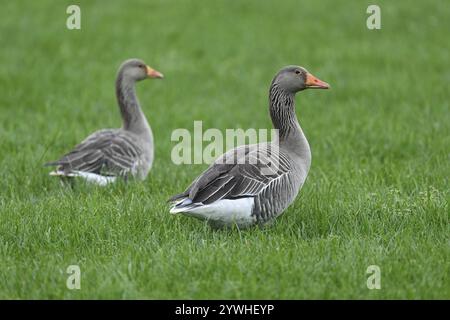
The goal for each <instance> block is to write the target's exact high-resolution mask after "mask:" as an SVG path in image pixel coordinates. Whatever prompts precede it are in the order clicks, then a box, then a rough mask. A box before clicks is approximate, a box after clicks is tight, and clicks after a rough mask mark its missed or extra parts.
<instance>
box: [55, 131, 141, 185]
mask: <svg viewBox="0 0 450 320" xmlns="http://www.w3.org/2000/svg"><path fill="white" fill-rule="evenodd" d="M135 139H136V137H134V136H132V134H131V133H128V132H126V131H122V130H120V129H105V130H100V131H97V132H94V133H93V134H91V135H90V136H88V137H87V138H86V139H85V140H84V141H83V142H81V143H80V144H79V145H77V146H76V147H75V148H74V149H73V150H72V151H71V152H69V153H67V154H65V155H64V156H63V157H61V159H59V160H58V161H54V162H49V163H47V164H46V165H49V166H52V165H53V166H58V167H57V171H58V172H62V173H63V174H65V175H68V174H70V173H71V172H74V171H79V172H89V173H96V174H101V175H106V176H126V175H128V174H132V175H133V174H135V172H136V167H137V165H138V163H139V160H140V156H141V155H142V150H141V148H140V147H139V146H138V145H137V144H136V143H135V142H134V141H133V140H135Z"/></svg>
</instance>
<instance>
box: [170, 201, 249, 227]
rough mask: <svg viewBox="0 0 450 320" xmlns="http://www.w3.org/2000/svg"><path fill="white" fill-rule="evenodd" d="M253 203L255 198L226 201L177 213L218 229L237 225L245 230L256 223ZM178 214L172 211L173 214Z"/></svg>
mask: <svg viewBox="0 0 450 320" xmlns="http://www.w3.org/2000/svg"><path fill="white" fill-rule="evenodd" d="M253 203H254V199H253V198H241V199H235V200H230V199H225V200H218V201H216V202H214V203H211V204H207V205H202V206H198V207H194V208H190V209H187V210H186V211H183V210H182V208H180V211H177V212H180V213H182V214H184V215H188V216H193V217H196V218H199V219H203V220H207V221H209V222H210V223H211V224H213V225H215V226H218V227H223V226H233V225H237V226H238V227H242V228H245V227H249V226H251V225H253V224H254V223H255V222H256V217H254V216H252V210H253ZM177 212H175V211H172V213H177Z"/></svg>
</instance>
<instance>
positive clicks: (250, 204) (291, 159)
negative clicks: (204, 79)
mask: <svg viewBox="0 0 450 320" xmlns="http://www.w3.org/2000/svg"><path fill="white" fill-rule="evenodd" d="M309 88H315V89H328V88H329V85H328V84H327V83H326V82H323V81H321V80H319V79H318V78H316V77H314V76H313V75H311V74H310V73H309V72H308V71H307V70H306V69H305V68H303V67H299V66H287V67H284V68H283V69H281V70H280V71H279V72H278V73H277V74H276V75H275V77H274V78H273V80H272V83H271V86H270V90H269V110H270V116H271V118H272V123H273V126H274V128H275V129H277V132H278V134H277V139H275V141H272V142H266V143H260V144H253V145H244V146H239V147H237V148H235V149H232V150H230V151H228V152H226V153H225V154H223V155H222V156H220V157H219V158H218V159H217V160H216V161H215V162H214V163H212V164H211V165H210V166H209V168H208V169H206V171H204V172H203V173H202V174H201V175H200V176H199V177H198V178H197V179H195V180H194V182H193V183H192V184H191V185H190V186H189V187H188V188H187V190H186V191H185V192H183V193H181V194H178V195H175V196H173V197H172V198H170V199H169V201H170V202H172V207H171V209H170V213H173V214H178V213H180V214H183V215H187V216H192V217H195V218H199V219H203V220H207V221H208V222H209V223H210V224H211V226H213V227H217V228H220V227H230V226H233V225H237V226H238V228H246V227H250V226H252V225H255V224H259V225H262V224H265V223H267V222H269V221H271V220H273V219H275V218H276V217H278V216H279V215H280V214H281V213H283V211H284V210H285V209H286V208H287V207H288V206H289V205H290V204H291V203H292V202H293V201H294V200H295V198H296V196H297V194H298V193H299V191H300V188H301V187H302V185H303V183H304V182H305V180H306V177H307V175H308V171H309V167H310V164H311V151H310V147H309V144H308V141H307V140H306V137H305V135H304V134H303V131H302V129H301V127H300V125H299V123H298V120H297V116H296V114H295V105H294V103H295V101H294V98H295V94H296V93H297V92H299V91H302V90H305V89H309ZM255 159H256V160H255ZM265 159H266V160H265ZM267 160H268V161H267ZM274 164H277V165H276V166H274Z"/></svg>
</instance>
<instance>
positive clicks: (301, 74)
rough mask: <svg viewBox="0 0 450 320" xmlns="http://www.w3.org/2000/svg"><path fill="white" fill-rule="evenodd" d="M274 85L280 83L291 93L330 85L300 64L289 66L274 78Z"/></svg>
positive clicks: (325, 87)
mask: <svg viewBox="0 0 450 320" xmlns="http://www.w3.org/2000/svg"><path fill="white" fill-rule="evenodd" d="M272 85H278V86H279V87H280V88H281V89H283V90H285V91H287V92H289V93H293V94H295V93H297V92H299V91H302V90H305V89H328V88H330V85H329V84H328V83H326V82H324V81H322V80H320V79H318V78H316V77H315V76H313V75H312V74H311V73H309V72H308V71H307V70H306V69H305V68H303V67H299V66H287V67H284V68H283V69H281V70H280V71H279V72H278V73H277V74H276V75H275V77H274V78H273V81H272Z"/></svg>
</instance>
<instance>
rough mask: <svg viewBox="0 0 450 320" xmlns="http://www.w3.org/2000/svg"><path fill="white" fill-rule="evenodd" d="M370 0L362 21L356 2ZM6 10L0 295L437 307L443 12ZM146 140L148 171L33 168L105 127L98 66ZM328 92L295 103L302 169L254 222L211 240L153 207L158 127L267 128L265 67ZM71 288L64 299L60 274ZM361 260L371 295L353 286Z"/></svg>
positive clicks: (447, 228)
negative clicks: (135, 80) (152, 149)
mask: <svg viewBox="0 0 450 320" xmlns="http://www.w3.org/2000/svg"><path fill="white" fill-rule="evenodd" d="M375 2H376V4H378V5H379V6H380V7H381V12H382V16H381V17H382V20H381V21H382V29H381V30H373V31H371V30H368V29H367V28H366V19H367V17H368V14H367V13H366V8H367V6H368V5H369V4H372V3H375ZM76 3H77V4H79V5H80V7H81V12H82V14H81V30H68V29H67V28H66V18H67V16H68V15H67V14H66V7H67V6H68V5H69V4H72V2H70V1H9V2H4V3H2V10H1V12H0V44H1V49H0V89H1V94H0V112H1V116H0V138H1V139H0V150H1V153H0V165H1V171H0V190H1V191H0V206H1V207H0V298H4V299H5V298H6V299H17V298H30V299H38V298H51V299H55V298H66V299H83V298H124V299H131V298H150V299H157V298H163V299H169V298H189V299H190V298H193V299H196V298H203V299H210V298H211V299H212V298H215V299H220V298H226V299H231V298H247V299H256V298H257V299H260V298H273V299H309V298H325V299H336V298H342V299H349V298H362V299H372V298H374V299H380V298H389V299H390V298H400V299H421V298H446V299H449V298H450V279H449V275H450V237H449V235H450V224H449V208H448V200H449V180H448V177H449V173H450V172H449V171H450V170H449V169H450V167H449V160H450V159H449V147H450V138H449V137H450V130H449V129H450V116H449V111H450V110H449V85H448V84H449V82H450V61H449V49H450V48H449V41H448V31H449V30H450V20H449V19H448V17H449V13H450V8H449V6H448V1H421V2H417V3H414V5H413V4H411V2H410V1H395V2H393V1H372V2H370V1H369V2H367V1H334V0H333V1H332V0H329V1H317V2H314V3H313V2H311V1H298V0H295V1H257V0H251V1H237V0H235V1H225V0H219V1H214V2H212V1H211V2H209V1H208V2H205V1H181V0H180V1H174V0H164V1H163V0H158V1H154V0H152V1H144V0H142V1H124V2H121V1H108V2H106V1H78V2H76ZM130 57H139V58H142V59H144V60H145V61H146V62H147V63H148V64H149V65H151V66H153V67H155V68H156V69H158V70H160V71H162V72H163V73H164V74H165V76H166V79H164V80H163V81H145V82H141V83H139V84H138V95H139V98H140V101H141V103H142V105H143V108H144V111H145V113H146V115H147V117H148V119H149V121H150V123H151V126H152V128H153V132H154V136H155V144H156V155H155V156H156V160H155V162H154V166H153V170H152V172H151V174H150V175H149V177H148V179H147V180H145V181H143V182H134V183H129V184H124V183H119V184H117V185H113V186H110V187H107V188H99V187H95V186H90V185H85V184H83V183H79V184H77V185H76V186H75V188H74V189H73V190H71V189H70V188H62V187H61V186H60V183H59V181H58V180H57V179H54V178H51V177H49V176H48V171H49V170H48V168H44V167H43V166H42V165H43V163H44V162H46V161H50V160H54V159H56V158H57V157H58V156H59V155H61V154H62V153H64V152H66V151H68V150H69V149H70V148H71V147H73V146H74V145H75V144H76V143H77V142H79V141H80V140H81V139H82V138H84V137H85V136H87V134H89V133H90V132H92V131H94V130H96V129H99V128H104V127H118V126H120V117H119V112H118V109H117V106H116V101H115V95H114V80H115V75H116V71H117V67H118V66H119V64H120V63H121V62H122V60H124V59H127V58H130ZM288 64H299V65H303V66H305V67H306V68H308V69H309V71H311V72H312V73H313V74H314V75H316V76H318V77H319V78H320V79H323V80H324V81H327V82H329V83H330V84H331V86H332V90H329V91H313V90H311V91H306V92H302V93H300V94H298V95H297V114H298V116H299V119H300V122H301V124H302V127H303V129H304V131H305V134H306V135H307V137H308V140H309V142H310V145H311V148H312V153H313V160H312V166H311V170H310V174H309V177H308V180H307V182H306V184H305V185H304V187H303V189H302V191H301V193H300V195H299V196H298V198H297V200H296V201H295V203H294V204H293V205H292V206H291V207H290V208H289V209H288V210H287V211H286V212H285V214H284V215H283V216H281V217H280V218H279V219H278V220H277V221H276V223H275V224H274V225H272V226H271V227H270V228H264V229H260V228H254V229H250V230H248V231H241V232H240V231H239V230H228V231H213V230H211V229H210V228H209V227H208V226H207V225H205V224H204V223H203V222H200V221H197V220H194V219H189V218H186V217H181V216H175V217H174V216H172V215H169V213H168V206H167V204H166V202H165V201H166V199H167V198H168V197H169V196H171V195H173V194H175V193H177V192H180V191H182V190H183V189H184V188H185V187H186V186H187V185H188V184H189V183H190V182H191V181H192V179H194V178H195V177H196V176H197V175H198V174H199V173H200V172H202V171H203V170H204V169H205V168H206V164H205V165H181V166H176V165H174V164H173V163H172V162H171V158H170V152H171V149H172V148H173V146H174V145H175V143H174V142H172V141H171V140H170V136H171V133H172V131H173V130H174V129H176V128H187V129H189V130H192V128H193V122H194V120H202V121H203V128H204V129H206V128H219V129H220V130H225V129H227V128H244V129H247V128H256V129H259V128H270V127H271V122H270V119H269V117H268V106H267V93H268V86H269V84H270V81H271V79H272V77H273V75H274V74H275V72H276V71H277V70H278V69H280V68H281V67H282V66H284V65H288ZM73 264H75V265H79V266H80V268H81V290H69V289H67V288H66V279H67V277H68V274H67V273H66V268H67V267H68V266H69V265H73ZM369 265H378V266H379V267H380V269H381V289H380V290H369V289H368V288H367V286H366V281H367V278H368V276H369V275H368V274H366V269H367V267H368V266H369Z"/></svg>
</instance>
